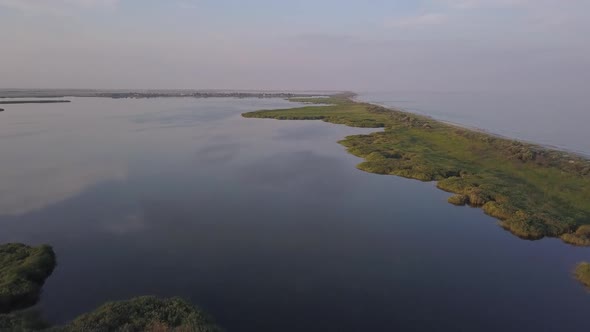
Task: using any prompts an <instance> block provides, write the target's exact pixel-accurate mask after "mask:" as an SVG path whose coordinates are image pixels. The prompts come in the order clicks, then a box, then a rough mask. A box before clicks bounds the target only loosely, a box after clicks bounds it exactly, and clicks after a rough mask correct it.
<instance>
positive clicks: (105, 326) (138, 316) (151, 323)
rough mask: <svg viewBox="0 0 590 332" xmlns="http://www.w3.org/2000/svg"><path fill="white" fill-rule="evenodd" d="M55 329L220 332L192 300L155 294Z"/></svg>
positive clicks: (62, 331)
mask: <svg viewBox="0 0 590 332" xmlns="http://www.w3.org/2000/svg"><path fill="white" fill-rule="evenodd" d="M51 331H53V332H70V331H71V332H74V331H76V332H78V331H82V332H103V331H104V332H111V331H125V332H136V331H137V332H142V331H147V332H168V331H178V332H185V331H186V332H189V331H190V332H218V331H221V330H220V329H219V328H217V327H216V326H215V325H214V324H213V323H212V322H211V320H210V319H209V318H208V317H207V316H206V315H205V314H204V313H203V312H201V311H200V310H198V309H196V308H195V307H193V306H192V305H191V304H189V303H188V302H186V301H184V300H181V299H178V298H172V299H164V300H161V299H157V298H155V297H151V296H145V297H138V298H135V299H132V300H129V301H122V302H111V303H107V304H105V305H103V306H101V307H100V308H98V309H97V310H95V311H93V312H91V313H88V314H84V315H82V316H80V317H78V318H76V319H74V320H73V321H72V322H71V323H69V324H68V325H66V326H63V327H57V328H53V329H51Z"/></svg>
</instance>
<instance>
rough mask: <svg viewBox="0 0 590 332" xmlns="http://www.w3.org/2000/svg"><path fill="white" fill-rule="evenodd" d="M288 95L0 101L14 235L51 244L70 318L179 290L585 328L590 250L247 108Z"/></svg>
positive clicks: (396, 322)
mask: <svg viewBox="0 0 590 332" xmlns="http://www.w3.org/2000/svg"><path fill="white" fill-rule="evenodd" d="M290 105H292V104H290V103H288V102H286V101H283V100H273V99H268V100H260V99H176V98H170V99H149V100H148V99H142V100H112V99H95V98H72V103H70V104H44V105H41V104H37V105H6V107H5V108H6V111H5V112H3V113H0V156H1V158H2V167H1V168H0V242H6V241H19V242H25V243H29V244H39V243H49V244H51V245H53V246H54V248H55V250H56V253H57V257H58V264H59V265H58V267H57V268H56V270H55V272H54V273H53V275H52V276H51V277H50V278H49V279H48V281H47V283H46V285H45V287H44V292H43V295H42V299H41V302H40V304H39V307H40V309H41V310H42V311H43V312H44V314H45V315H46V316H47V317H48V318H49V319H50V320H51V321H53V322H57V323H60V322H64V321H67V320H69V319H71V318H73V317H75V316H77V315H78V314H80V313H83V312H86V311H89V310H92V309H94V308H96V307H97V306H99V305H100V304H102V303H104V302H106V301H111V300H120V299H127V298H130V297H133V296H139V295H159V296H181V297H185V298H187V299H189V300H191V301H192V302H193V303H195V304H197V305H199V306H200V307H202V308H203V309H205V310H206V311H207V312H209V313H210V314H211V315H212V316H214V317H215V319H216V321H217V322H218V323H219V324H220V325H221V326H222V327H224V328H226V329H227V331H246V332H250V331H252V332H254V331H256V332H260V331H269V332H276V331H284V332H289V331H322V332H324V331H343V332H347V331H351V332H352V331H519V332H521V331H574V332H575V331H587V330H588V314H589V313H590V294H589V293H588V292H586V291H585V290H584V289H583V287H582V286H580V285H579V284H578V283H577V282H576V281H575V280H574V279H573V278H572V276H571V271H572V269H573V268H574V267H575V265H576V264H577V263H578V262H579V261H582V260H590V248H574V247H571V246H568V245H565V244H563V243H561V242H560V241H559V240H555V239H547V240H542V241H536V242H531V241H523V240H520V239H518V238H516V237H514V236H512V235H511V234H509V233H507V232H505V231H504V230H502V229H501V228H500V227H498V226H497V224H496V221H495V220H494V219H492V218H490V217H487V216H485V215H484V214H483V213H482V212H481V210H479V209H471V208H458V207H454V206H452V205H450V204H448V203H447V202H446V198H447V197H448V196H449V194H447V193H444V192H442V191H439V190H437V189H435V186H434V184H433V183H421V182H418V181H413V180H407V179H403V178H398V177H394V176H380V175H374V174H368V173H364V172H361V171H359V170H357V169H356V168H355V165H356V164H357V163H359V162H360V160H359V159H358V158H356V157H354V156H351V155H349V154H347V153H346V152H345V150H344V148H343V147H341V146H340V145H338V144H337V141H338V140H339V139H342V138H343V137H345V136H346V135H351V134H359V133H367V132H370V130H364V129H354V128H348V127H344V126H338V125H332V124H327V123H323V122H319V121H276V120H261V119H244V118H242V117H241V116H240V113H242V112H245V111H250V110H257V109H262V108H277V107H289V106H290Z"/></svg>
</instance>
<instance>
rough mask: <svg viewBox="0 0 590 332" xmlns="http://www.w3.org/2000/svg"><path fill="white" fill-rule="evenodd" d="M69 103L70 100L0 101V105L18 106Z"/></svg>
mask: <svg viewBox="0 0 590 332" xmlns="http://www.w3.org/2000/svg"><path fill="white" fill-rule="evenodd" d="M57 103H71V101H70V100H11V101H0V105H18V104H57Z"/></svg>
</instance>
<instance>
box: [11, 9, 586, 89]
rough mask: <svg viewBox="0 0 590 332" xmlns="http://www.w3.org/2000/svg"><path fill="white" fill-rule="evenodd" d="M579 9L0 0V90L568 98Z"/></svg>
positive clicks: (575, 85)
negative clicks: (554, 94) (546, 94)
mask: <svg viewBox="0 0 590 332" xmlns="http://www.w3.org/2000/svg"><path fill="white" fill-rule="evenodd" d="M589 12H590V1H589V0H388V1H386V0H363V1H360V0H358V1H357V0H289V1H280V0H273V1H271V0H248V1H244V0H241V1H239V0H0V41H1V43H0V54H1V56H0V88H108V89H111V88H137V89H140V88H141V89H149V88H154V89H164V88H170V89H180V88H187V89H213V88H214V89H271V90H354V91H394V90H404V91H406V90H407V91H415V90H422V91H533V92H543V91H566V90H574V91H579V92H585V91H586V90H587V89H588V87H589V86H590V43H589V42H588V40H589V38H590V37H589V35H590V20H588V19H587V14H588V13H589Z"/></svg>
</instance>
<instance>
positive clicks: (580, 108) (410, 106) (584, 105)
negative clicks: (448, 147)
mask: <svg viewBox="0 0 590 332" xmlns="http://www.w3.org/2000/svg"><path fill="white" fill-rule="evenodd" d="M359 99H361V100H364V101H369V102H374V103H378V104H381V105H387V106H391V107H397V108H402V109H406V110H408V111H410V112H414V113H419V114H425V115H429V116H432V117H434V118H436V119H439V120H444V121H450V122H454V123H458V124H461V125H466V126H471V127H475V128H479V129H484V130H487V131H489V132H492V133H495V134H500V135H504V136H507V137H511V138H518V139H522V140H526V141H531V142H535V143H539V144H543V145H550V146H554V147H557V148H560V149H567V150H570V151H574V152H578V153H581V154H584V155H587V156H590V131H588V124H589V123H590V98H588V96H587V95H581V94H579V93H573V92H572V93H564V92H562V91H560V92H554V93H522V92H513V93H510V92H497V93H489V92H488V93H477V92H423V91H422V92H418V91H406V92H403V91H398V92H365V93H360V94H359Z"/></svg>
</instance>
